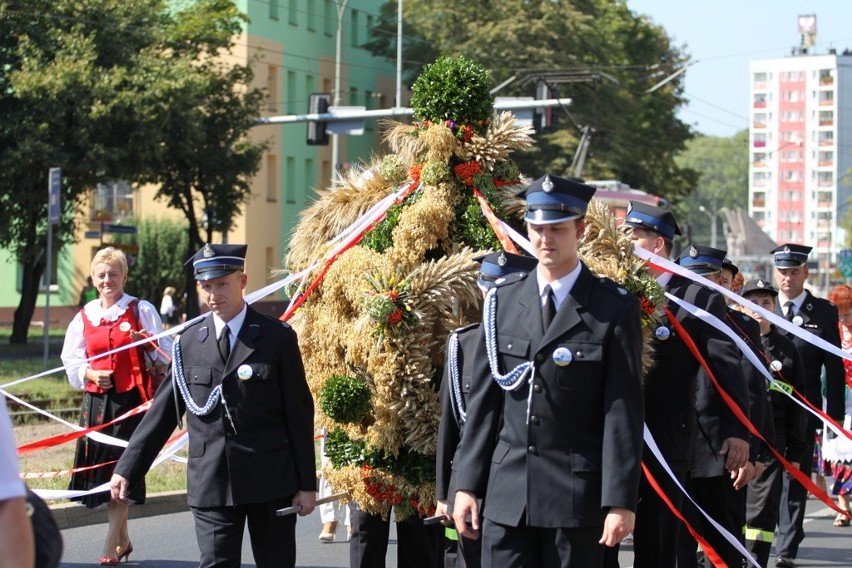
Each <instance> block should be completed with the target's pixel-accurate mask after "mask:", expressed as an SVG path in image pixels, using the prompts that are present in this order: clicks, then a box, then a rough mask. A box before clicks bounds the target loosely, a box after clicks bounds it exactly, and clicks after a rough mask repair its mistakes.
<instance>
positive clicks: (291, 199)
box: [284, 156, 296, 203]
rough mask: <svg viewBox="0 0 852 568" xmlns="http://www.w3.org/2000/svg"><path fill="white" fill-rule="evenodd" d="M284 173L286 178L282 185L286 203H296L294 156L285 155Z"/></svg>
mask: <svg viewBox="0 0 852 568" xmlns="http://www.w3.org/2000/svg"><path fill="white" fill-rule="evenodd" d="M284 175H285V176H286V179H287V182H286V184H285V185H284V194H285V195H286V199H287V203H296V158H292V157H289V156H288V157H287V168H286V170H285V172H284Z"/></svg>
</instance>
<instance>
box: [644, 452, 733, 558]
mask: <svg viewBox="0 0 852 568" xmlns="http://www.w3.org/2000/svg"><path fill="white" fill-rule="evenodd" d="M642 471H643V472H644V473H645V479H646V480H647V481H648V484H649V485H650V486H651V488H652V489H653V490H654V491H655V492H656V493H657V495H659V496H660V499H662V500H663V503H665V504H666V506H667V507H668V508H669V510H670V511H671V512H672V514H673V515H674V516H675V517H677V518H678V519H680V522H682V523H683V524H684V526H685V527H686V528H687V530H688V531H689V534H691V535H692V538H694V539H695V540H696V542H698V544H700V545H701V549H702V550H703V551H704V556H705V557H707V558H709V559H710V562H712V563H713V566H716V567H719V568H727V567H726V565H725V563H724V562H723V561H722V558H721V557H720V556H719V554H718V553H717V552H716V551H715V550H713V547H712V546H710V543H709V542H707V540H705V539H704V537H703V536H702V535H701V534H699V533H698V531H697V530H695V528H694V527H693V526H692V525H690V524H689V521H687V520H686V517H684V516H683V513H681V512H680V511H679V510H678V508H677V507H675V504H674V503H672V501H671V499H669V497H668V495H666V493H665V492H664V491H663V488H662V487H660V484H659V483H657V479H656V478H655V477H654V474H652V473H651V470H650V469H648V466H647V465H645V462H642Z"/></svg>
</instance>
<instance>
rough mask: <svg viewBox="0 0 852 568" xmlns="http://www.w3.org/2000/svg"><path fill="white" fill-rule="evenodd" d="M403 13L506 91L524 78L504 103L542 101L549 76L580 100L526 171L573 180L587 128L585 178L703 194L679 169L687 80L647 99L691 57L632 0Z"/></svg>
mask: <svg viewBox="0 0 852 568" xmlns="http://www.w3.org/2000/svg"><path fill="white" fill-rule="evenodd" d="M394 4H395V3H394ZM387 10H388V11H390V10H391V8H390V7H388V8H387ZM403 10H404V17H405V22H406V24H408V25H410V26H411V28H413V30H415V32H416V34H417V35H418V36H420V37H422V38H423V40H424V41H425V42H428V45H429V46H431V47H432V48H433V49H434V50H435V51H437V53H440V54H447V55H465V56H467V57H469V58H471V59H474V60H477V61H479V62H480V63H482V64H483V65H485V67H487V68H488V69H490V70H491V73H492V75H493V77H494V80H495V82H496V83H498V84H499V83H501V82H502V81H504V80H506V79H508V78H510V77H512V76H515V77H517V80H515V81H514V82H513V83H511V84H510V85H509V86H507V87H506V88H504V89H503V90H502V91H501V92H500V93H499V94H500V95H516V96H529V95H532V94H533V85H534V83H535V81H536V80H537V79H539V78H542V79H544V80H546V81H547V82H548V83H549V84H550V85H551V86H553V87H556V86H559V92H558V94H559V96H561V97H568V98H571V99H572V101H573V102H572V104H571V106H570V108H568V109H565V110H566V111H567V113H568V114H566V113H565V112H562V113H560V115H561V116H560V123H559V128H558V129H557V130H556V131H555V132H552V133H546V134H540V135H539V136H538V139H537V144H536V146H535V147H534V148H533V149H532V150H531V151H529V152H526V153H525V154H524V155H521V156H517V161H518V162H519V164H520V166H521V168H522V170H523V171H524V172H525V173H527V174H529V175H532V176H534V177H535V176H538V175H540V174H541V173H544V172H551V173H555V174H560V175H566V174H569V172H568V169H569V166H570V165H571V160H572V155H573V154H574V151H575V149H576V148H577V145H578V142H579V138H580V128H581V127H584V126H590V127H591V128H593V129H594V136H593V138H592V143H591V152H590V155H589V158H588V160H587V162H586V164H585V169H584V170H583V177H585V178H587V179H602V178H604V179H606V178H617V179H620V180H622V181H624V182H627V183H629V184H630V185H631V186H633V187H638V188H642V189H645V190H648V191H651V192H653V193H656V194H659V195H662V196H664V197H666V198H668V199H670V200H673V201H677V200H678V199H680V198H682V197H683V196H685V195H687V194H688V193H689V191H690V190H691V189H692V187H693V186H694V184H695V180H696V176H697V174H696V172H694V171H692V170H689V169H684V168H682V167H681V166H679V165H678V164H677V162H676V161H675V156H676V155H677V153H678V152H679V151H680V150H682V149H683V147H684V144H685V142H686V141H687V140H688V139H689V138H690V137H691V136H692V133H691V132H690V129H689V127H688V126H687V125H686V124H684V123H683V122H681V121H680V120H679V119H678V118H677V117H676V112H677V110H678V108H679V107H680V106H681V105H682V104H684V102H685V100H684V98H683V96H682V91H681V86H680V79H679V78H676V79H674V80H672V81H670V82H669V83H668V84H666V85H665V86H663V87H661V88H658V89H657V90H655V91H653V92H651V93H647V91H648V90H649V89H650V88H651V87H653V86H654V85H655V84H656V83H657V82H659V81H660V80H661V79H663V78H665V77H666V76H668V75H670V74H672V73H673V72H675V71H676V70H677V69H679V68H680V67H681V66H683V65H684V64H686V63H687V60H688V58H687V55H686V54H685V53H684V52H683V51H682V50H681V49H679V48H677V47H675V46H673V45H672V43H671V40H670V38H669V36H668V35H667V34H666V32H665V30H663V28H661V27H660V26H658V25H656V24H654V23H653V22H651V21H649V20H648V19H647V18H645V17H644V16H638V15H636V14H634V13H633V12H631V11H630V9H629V8H628V7H627V3H626V2H625V1H624V0H505V1H503V2H491V1H489V0H471V1H469V2H457V1H454V0H406V2H405V5H404V7H403ZM393 12H394V13H395V10H394V11H393ZM383 13H384V12H383ZM379 47H381V46H376V48H377V49H378V48H379ZM384 47H385V48H388V47H391V48H394V47H395V42H390V41H388V42H386V43H385V44H384ZM386 54H387V52H386ZM388 55H389V54H388ZM563 80H564V81H568V82H565V83H561V85H560V84H559V83H560V82H561V81H563ZM569 175H570V174H569Z"/></svg>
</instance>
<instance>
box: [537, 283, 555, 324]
mask: <svg viewBox="0 0 852 568" xmlns="http://www.w3.org/2000/svg"><path fill="white" fill-rule="evenodd" d="M544 293H545V294H546V295H547V300H546V301H545V302H544V307H543V308H542V310H541V323H542V331H544V332H546V331H547V328H548V327H550V323H551V322H552V321H553V318H554V317H555V316H556V299H555V298H554V297H553V289H552V288H551V287H550V286H549V285H548V286H545V287H544Z"/></svg>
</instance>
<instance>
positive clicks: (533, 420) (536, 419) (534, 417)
mask: <svg viewBox="0 0 852 568" xmlns="http://www.w3.org/2000/svg"><path fill="white" fill-rule="evenodd" d="M530 422H532V423H533V424H538V422H539V420H538V416H536V415H535V414H533V415H532V416H530Z"/></svg>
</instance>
